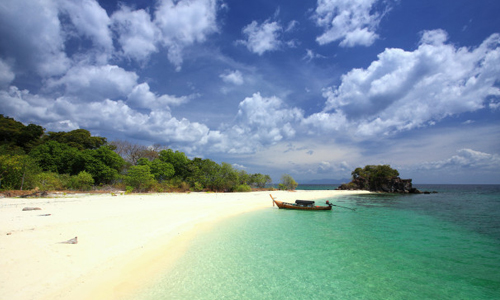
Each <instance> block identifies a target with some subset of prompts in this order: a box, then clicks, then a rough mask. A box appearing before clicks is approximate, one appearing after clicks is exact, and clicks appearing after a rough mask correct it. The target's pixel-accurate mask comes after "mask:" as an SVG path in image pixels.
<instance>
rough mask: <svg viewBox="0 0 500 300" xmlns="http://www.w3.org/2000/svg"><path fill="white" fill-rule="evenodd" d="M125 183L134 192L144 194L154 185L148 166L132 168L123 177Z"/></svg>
mask: <svg viewBox="0 0 500 300" xmlns="http://www.w3.org/2000/svg"><path fill="white" fill-rule="evenodd" d="M125 183H126V184H127V185H128V186H131V187H133V188H134V190H135V191H138V192H145V191H147V190H149V189H150V188H151V187H152V186H153V185H154V184H155V181H154V177H153V174H151V171H150V169H149V166H145V165H142V166H132V167H130V169H129V170H128V173H127V175H126V176H125Z"/></svg>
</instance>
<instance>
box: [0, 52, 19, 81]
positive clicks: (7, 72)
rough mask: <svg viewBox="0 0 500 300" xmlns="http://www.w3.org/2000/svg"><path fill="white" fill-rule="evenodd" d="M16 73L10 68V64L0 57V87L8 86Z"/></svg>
mask: <svg viewBox="0 0 500 300" xmlns="http://www.w3.org/2000/svg"><path fill="white" fill-rule="evenodd" d="M15 77H16V75H15V74H14V72H12V70H11V69H10V66H9V65H8V64H7V63H5V62H4V61H3V60H2V59H0V88H1V87H6V86H8V85H9V84H10V83H11V82H12V80H14V78H15Z"/></svg>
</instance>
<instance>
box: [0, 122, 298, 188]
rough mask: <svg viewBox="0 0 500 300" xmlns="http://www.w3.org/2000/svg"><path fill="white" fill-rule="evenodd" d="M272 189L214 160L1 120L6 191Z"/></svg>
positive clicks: (0, 160) (0, 159)
mask: <svg viewBox="0 0 500 300" xmlns="http://www.w3.org/2000/svg"><path fill="white" fill-rule="evenodd" d="M287 176H289V175H287ZM286 178H287V179H286V180H285V181H283V184H284V187H285V189H294V188H295V187H296V186H297V183H296V182H295V181H294V180H293V178H291V177H290V178H289V179H288V177H286ZM269 183H271V177H270V176H269V175H263V174H260V173H256V174H248V173H247V172H245V171H243V170H237V169H235V168H234V167H233V166H232V165H230V164H228V163H224V162H223V163H221V164H218V163H216V162H214V161H212V160H210V159H201V158H197V157H196V158H194V159H189V158H188V157H187V156H186V154H185V153H183V152H180V151H174V150H172V149H168V148H165V147H162V146H160V145H153V146H151V147H146V146H143V145H137V144H133V143H130V142H128V141H119V140H118V141H113V142H111V143H108V142H107V139H106V138H103V137H94V136H92V135H91V134H90V132H89V131H87V130H85V129H77V130H73V131H69V132H47V133H45V129H44V128H42V127H41V126H38V125H34V124H29V125H27V126H25V125H24V124H22V123H20V122H18V121H16V120H14V119H12V118H9V117H4V116H3V115H0V189H2V190H5V189H21V190H22V189H33V188H38V189H40V190H58V189H66V190H90V189H92V188H98V187H104V186H110V185H111V186H113V187H116V188H120V189H125V190H126V191H127V192H131V191H136V192H148V191H156V192H165V191H203V190H206V191H219V192H233V191H240V192H246V191H251V190H252V188H264V187H265V186H266V184H269Z"/></svg>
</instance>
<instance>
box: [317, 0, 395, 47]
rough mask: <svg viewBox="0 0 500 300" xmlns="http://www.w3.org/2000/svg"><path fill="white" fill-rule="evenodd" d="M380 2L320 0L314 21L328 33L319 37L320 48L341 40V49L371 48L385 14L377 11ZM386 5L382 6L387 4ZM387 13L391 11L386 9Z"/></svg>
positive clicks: (373, 0)
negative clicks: (354, 47)
mask: <svg viewBox="0 0 500 300" xmlns="http://www.w3.org/2000/svg"><path fill="white" fill-rule="evenodd" d="M381 2H382V1H380V0H319V1H318V5H317V7H316V11H315V14H314V16H313V19H314V20H315V21H316V24H317V25H318V26H320V27H323V28H324V29H325V32H324V33H323V34H322V35H320V36H319V37H317V38H316V41H317V42H318V43H319V44H320V45H324V44H328V43H331V42H334V41H338V40H340V46H342V47H353V46H358V45H360V46H370V45H372V44H373V43H374V42H375V40H376V39H377V38H378V34H377V33H375V31H376V29H377V27H378V24H379V23H380V20H381V19H382V16H383V14H384V12H377V11H375V7H376V6H377V5H378V4H380V3H381ZM385 4H386V3H382V5H385ZM385 9H386V10H387V9H388V8H387V7H385Z"/></svg>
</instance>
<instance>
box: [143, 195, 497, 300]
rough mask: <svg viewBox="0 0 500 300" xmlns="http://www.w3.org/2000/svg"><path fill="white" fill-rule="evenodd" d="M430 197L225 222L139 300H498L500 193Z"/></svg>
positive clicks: (345, 201) (357, 200)
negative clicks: (353, 209)
mask: <svg viewBox="0 0 500 300" xmlns="http://www.w3.org/2000/svg"><path fill="white" fill-rule="evenodd" d="M429 190H438V191H439V193H438V194H431V195H412V196H408V195H406V196H402V195H395V196H394V195H358V196H348V197H343V198H335V199H333V203H334V204H337V205H342V206H346V207H352V208H357V210H356V211H352V210H348V209H344V208H338V207H334V210H332V211H331V212H306V211H292V210H278V209H276V208H272V207H270V208H269V209H265V210H261V211H257V212H252V213H247V214H243V215H240V216H238V217H237V218H232V219H229V220H226V221H224V222H221V223H219V224H218V225H216V226H215V227H214V228H211V229H210V230H207V231H206V232H203V233H200V234H199V235H198V236H197V237H196V238H195V239H194V240H193V241H192V243H191V244H190V246H189V249H188V251H187V253H186V254H185V255H184V256H183V257H182V258H181V259H179V260H178V261H177V262H176V265H175V266H174V267H173V269H172V270H171V271H170V272H168V273H166V274H164V275H163V276H162V277H161V278H159V279H158V281H157V282H155V283H154V284H153V285H152V286H151V287H150V288H148V289H147V290H144V291H143V293H142V295H141V297H140V298H141V299H144V300H153V299H155V300H156V299H500V186H460V187H457V186H455V187H453V186H432V187H431V188H430V189H429ZM325 200H327V199H325ZM330 200H332V199H330Z"/></svg>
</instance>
